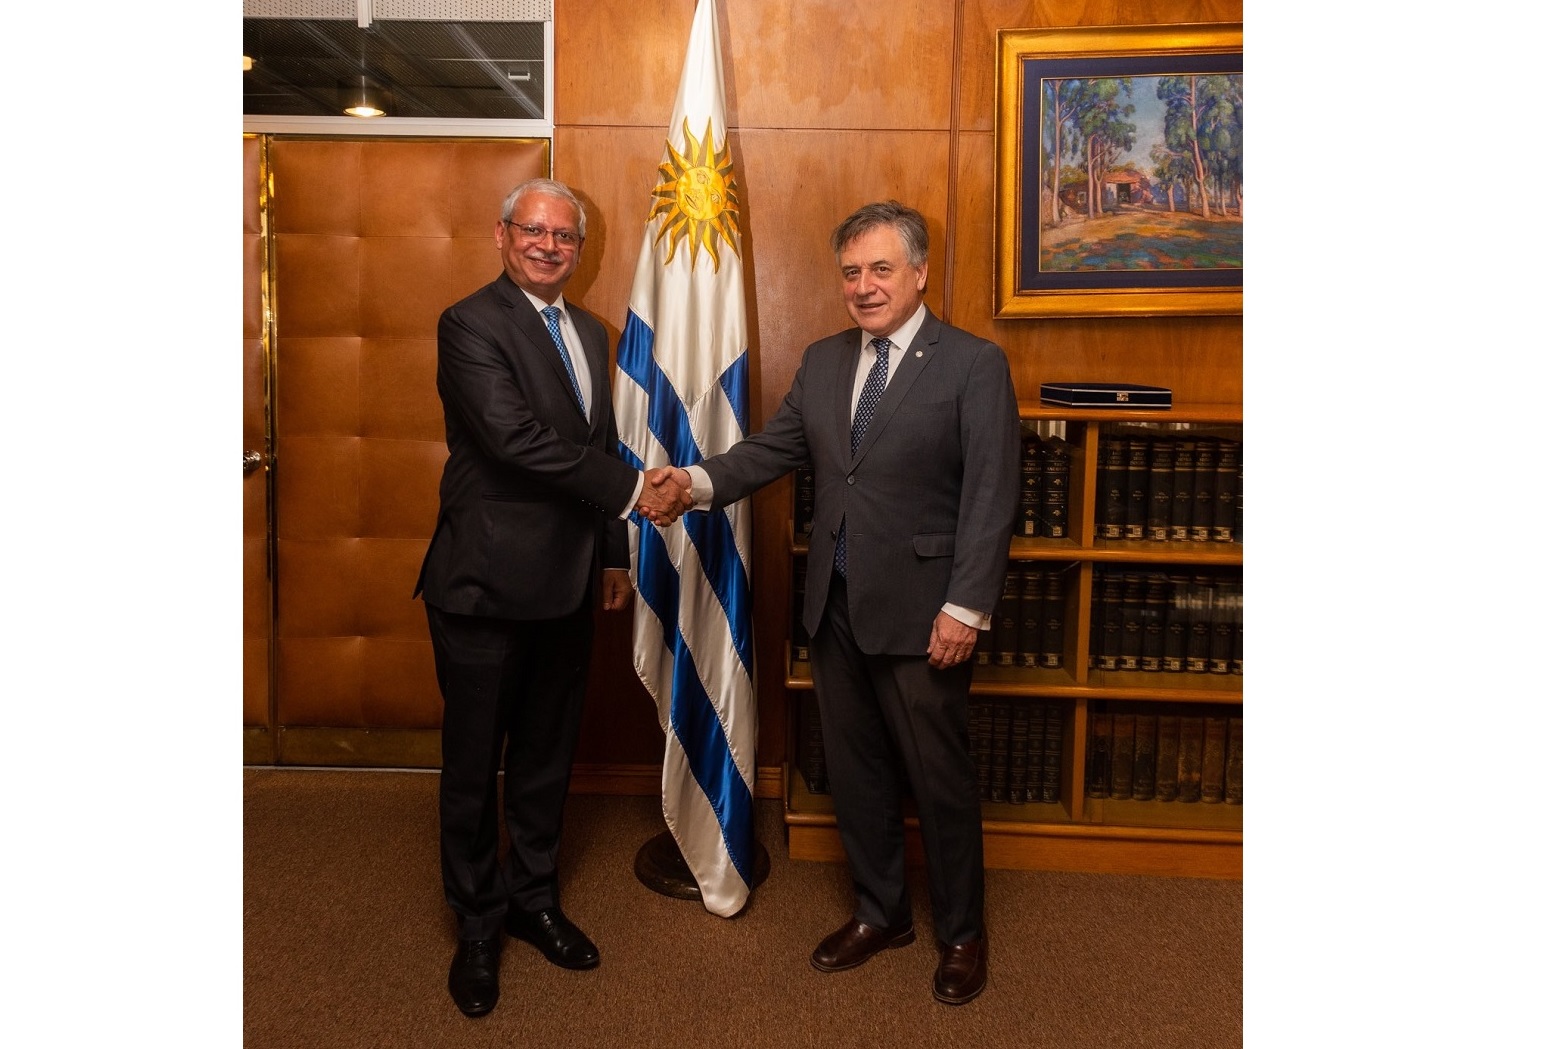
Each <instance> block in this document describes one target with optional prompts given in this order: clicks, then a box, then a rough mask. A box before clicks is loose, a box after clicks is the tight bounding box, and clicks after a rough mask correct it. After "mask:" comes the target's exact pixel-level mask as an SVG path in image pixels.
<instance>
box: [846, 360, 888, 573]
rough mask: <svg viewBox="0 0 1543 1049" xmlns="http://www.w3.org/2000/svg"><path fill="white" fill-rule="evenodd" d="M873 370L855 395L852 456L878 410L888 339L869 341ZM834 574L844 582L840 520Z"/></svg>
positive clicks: (883, 379)
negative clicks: (871, 346)
mask: <svg viewBox="0 0 1543 1049" xmlns="http://www.w3.org/2000/svg"><path fill="white" fill-rule="evenodd" d="M873 353H874V360H873V367H872V368H869V369H868V378H867V379H866V380H864V382H863V392H862V393H860V394H858V395H857V411H856V413H855V414H853V416H852V454H853V455H856V454H857V446H858V445H860V444H862V443H863V434H865V433H867V432H868V424H869V423H871V422H873V413H874V412H875V411H876V410H877V409H878V407H879V398H880V397H882V396H884V385H885V383H887V382H888V381H889V340H888V339H874V340H873ZM836 574H837V575H839V576H841V578H843V579H845V578H846V574H847V523H846V519H845V518H842V520H841V532H840V534H839V535H837V536H836Z"/></svg>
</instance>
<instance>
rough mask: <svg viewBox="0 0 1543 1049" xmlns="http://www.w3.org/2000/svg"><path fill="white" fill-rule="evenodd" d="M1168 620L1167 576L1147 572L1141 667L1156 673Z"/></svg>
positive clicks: (1160, 660)
mask: <svg viewBox="0 0 1543 1049" xmlns="http://www.w3.org/2000/svg"><path fill="white" fill-rule="evenodd" d="M1167 620H1168V577H1167V576H1165V575H1163V574H1162V573H1161V572H1148V573H1147V575H1146V583H1145V584H1144V585H1143V587H1142V602H1141V669H1142V671H1143V672H1145V673H1157V672H1159V671H1161V670H1162V669H1163V642H1164V641H1165V640H1166V631H1165V626H1166V623H1167Z"/></svg>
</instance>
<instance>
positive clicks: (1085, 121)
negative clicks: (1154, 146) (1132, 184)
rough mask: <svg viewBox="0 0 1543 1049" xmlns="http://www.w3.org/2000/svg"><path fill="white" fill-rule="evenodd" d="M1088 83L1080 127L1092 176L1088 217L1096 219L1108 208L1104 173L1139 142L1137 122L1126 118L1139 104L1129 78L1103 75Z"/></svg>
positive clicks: (1087, 163) (1090, 177) (1084, 161)
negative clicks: (1105, 206) (1132, 91)
mask: <svg viewBox="0 0 1543 1049" xmlns="http://www.w3.org/2000/svg"><path fill="white" fill-rule="evenodd" d="M1086 84H1087V87H1086V89H1085V90H1086V92H1087V94H1088V95H1089V96H1090V97H1089V100H1088V103H1089V104H1088V105H1087V106H1085V107H1084V109H1083V112H1082V115H1081V119H1080V120H1079V124H1080V127H1079V129H1078V130H1079V131H1081V133H1082V145H1083V163H1084V165H1085V169H1086V171H1087V176H1088V218H1094V217H1095V216H1097V215H1101V214H1103V210H1104V197H1103V194H1102V193H1101V192H1099V191H1098V187H1099V186H1102V185H1103V183H1104V175H1105V174H1106V173H1107V172H1108V171H1109V169H1110V168H1112V167H1114V165H1115V162H1116V161H1117V160H1119V158H1120V157H1121V156H1123V155H1124V154H1126V153H1129V152H1130V151H1131V148H1132V147H1133V146H1134V145H1135V144H1136V125H1135V124H1133V123H1131V122H1130V121H1129V120H1127V119H1125V118H1126V117H1129V116H1130V115H1131V114H1132V113H1134V112H1135V111H1136V107H1135V105H1134V104H1133V103H1132V102H1130V101H1129V100H1130V97H1131V82H1130V78H1129V77H1100V78H1098V79H1097V80H1089V81H1087V82H1086ZM1122 100H1123V101H1122Z"/></svg>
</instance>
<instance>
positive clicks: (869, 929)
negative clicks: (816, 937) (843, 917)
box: [809, 918, 916, 973]
mask: <svg viewBox="0 0 1543 1049" xmlns="http://www.w3.org/2000/svg"><path fill="white" fill-rule="evenodd" d="M915 939H916V930H915V929H914V928H913V927H912V926H910V925H907V926H906V927H905V928H903V929H896V930H894V931H893V932H891V931H890V930H888V929H880V928H876V927H875V926H872V925H864V924H863V923H862V922H860V921H858V920H857V919H856V918H853V919H852V920H851V921H849V922H847V923H846V924H845V925H843V926H842V927H841V928H839V929H837V930H836V931H835V932H833V933H831V934H830V935H829V936H827V937H825V939H823V940H821V941H820V945H819V946H818V947H816V948H815V949H814V953H813V954H811V955H810V956H809V964H810V965H813V966H814V967H815V968H816V969H818V970H820V972H822V973H838V972H841V971H842V970H843V969H855V968H857V967H858V966H859V965H861V964H863V962H865V961H867V960H868V959H869V958H872V957H873V956H874V955H875V954H878V953H879V952H880V951H883V950H888V949H889V948H891V947H904V946H905V945H906V944H908V943H912V942H914V941H915Z"/></svg>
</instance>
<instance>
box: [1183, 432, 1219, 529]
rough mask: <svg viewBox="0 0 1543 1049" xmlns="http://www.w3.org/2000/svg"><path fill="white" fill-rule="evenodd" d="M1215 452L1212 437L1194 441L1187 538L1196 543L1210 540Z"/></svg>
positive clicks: (1214, 442) (1214, 484)
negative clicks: (1193, 479)
mask: <svg viewBox="0 0 1543 1049" xmlns="http://www.w3.org/2000/svg"><path fill="white" fill-rule="evenodd" d="M1216 452H1217V441H1216V438H1214V437H1202V438H1200V439H1198V440H1197V441H1196V442H1195V488H1194V500H1193V502H1194V510H1193V511H1192V517H1191V520H1190V523H1189V538H1190V539H1191V540H1192V541H1193V542H1196V543H1206V542H1210V540H1211V524H1212V514H1213V513H1214V511H1215V509H1216Z"/></svg>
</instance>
